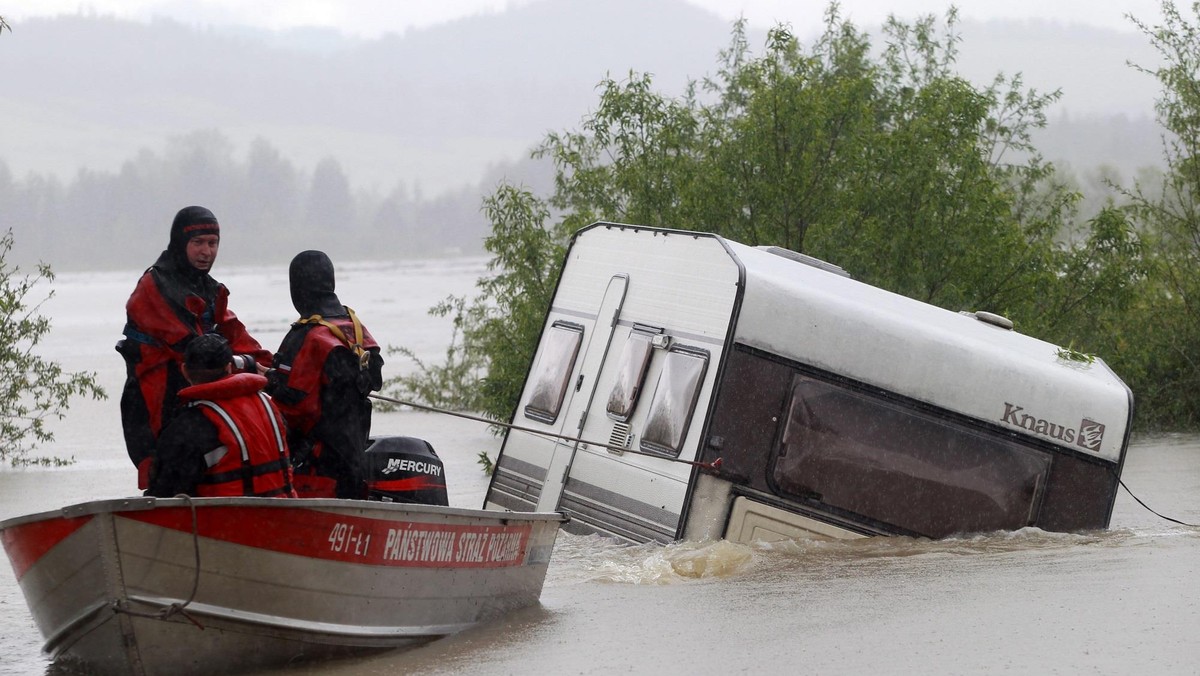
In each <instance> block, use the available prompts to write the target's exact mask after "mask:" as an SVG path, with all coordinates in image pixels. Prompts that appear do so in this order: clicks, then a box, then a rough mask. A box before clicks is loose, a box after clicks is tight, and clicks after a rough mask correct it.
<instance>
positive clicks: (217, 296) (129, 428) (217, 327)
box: [117, 206, 272, 489]
mask: <svg viewBox="0 0 1200 676" xmlns="http://www.w3.org/2000/svg"><path fill="white" fill-rule="evenodd" d="M220 243H221V227H220V224H218V222H217V217H216V216H214V215H213V213H212V212H211V211H209V210H208V209H205V208H204V207H198V206H191V207H185V208H183V209H181V210H180V211H179V213H177V214H175V220H174V222H173V223H172V224H171V240H170V243H169V244H168V246H167V249H166V251H163V252H162V254H160V255H159V257H158V260H157V261H155V262H154V265H151V266H150V267H149V268H148V269H147V270H146V272H145V273H144V274H142V277H141V279H139V280H138V283H137V287H136V288H134V290H133V294H132V295H130V297H129V301H128V302H126V303H125V315H126V324H125V331H124V334H125V338H124V340H122V341H120V342H119V343H117V350H118V351H119V352H120V353H121V355H122V356H123V357H124V358H125V365H126V372H127V378H126V380H125V389H124V391H123V392H122V393H121V426H122V428H123V429H124V433H125V446H126V449H127V450H128V451H129V459H130V460H132V461H133V464H134V465H136V466H137V468H138V487H139V488H142V489H144V488H146V487H147V482H148V480H149V476H150V465H151V462H152V458H153V456H154V447H155V443H156V440H157V439H158V435H159V433H160V432H161V431H162V430H163V428H164V427H166V425H167V423H168V422H170V419H171V416H172V415H173V414H174V413H175V411H176V409H177V405H178V398H177V395H178V393H179V390H180V389H182V388H184V387H185V386H187V381H186V380H185V379H184V377H183V372H182V371H181V370H180V365H181V364H182V362H183V353H184V350H185V349H187V346H188V343H190V342H191V341H192V339H194V338H195V337H197V336H201V335H204V334H208V333H219V334H220V335H221V336H223V337H224V338H225V340H227V341H228V342H229V345H230V347H231V348H232V351H233V353H234V354H235V356H234V359H233V361H234V368H235V369H236V370H241V371H245V372H247V373H256V372H260V371H265V369H266V367H267V366H269V365H270V363H271V359H272V355H271V353H270V352H269V351H267V350H265V349H263V347H262V346H261V345H260V344H259V342H258V341H257V340H255V339H254V338H253V337H251V336H250V334H249V333H248V332H247V331H246V327H245V325H243V324H242V322H241V321H240V320H239V319H238V318H237V316H236V315H235V314H233V312H231V311H230V310H229V289H227V288H225V285H224V284H221V283H220V282H218V281H217V280H215V279H213V278H212V277H211V276H210V275H209V271H210V270H211V269H212V266H213V263H214V262H215V261H216V259H217V250H218V249H219V248H220ZM259 365H261V368H260V367H259Z"/></svg>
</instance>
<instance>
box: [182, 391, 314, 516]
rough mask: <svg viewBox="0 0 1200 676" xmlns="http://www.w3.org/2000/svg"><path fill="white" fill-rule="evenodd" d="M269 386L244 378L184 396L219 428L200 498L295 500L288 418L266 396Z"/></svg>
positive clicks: (208, 456)
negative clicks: (218, 443)
mask: <svg viewBox="0 0 1200 676" xmlns="http://www.w3.org/2000/svg"><path fill="white" fill-rule="evenodd" d="M266 382H267V379H266V378H264V377H263V376H260V375H257V374H252V373H239V374H235V375H232V376H227V377H225V378H222V379H220V380H217V381H214V382H211V383H204V384H202V385H192V386H191V387H186V388H184V389H182V390H180V391H179V397H180V398H181V399H183V400H185V401H187V402H188V404H187V405H188V406H192V407H196V408H198V409H200V411H201V412H202V413H203V414H204V416H205V417H206V418H208V420H209V421H210V422H211V423H212V424H213V426H214V427H216V429H217V438H218V439H220V441H221V445H220V446H218V447H217V448H215V449H213V450H211V451H209V452H208V453H206V454H205V456H204V460H205V463H206V464H207V465H208V471H207V472H206V473H205V474H204V477H203V478H202V479H201V480H200V483H199V484H197V486H196V495H197V496H199V497H220V496H239V495H251V496H259V497H269V496H278V497H296V493H295V491H294V490H293V488H292V467H291V462H290V461H289V459H288V450H287V442H286V441H285V440H284V435H285V428H284V422H283V416H282V415H281V414H280V413H279V410H278V409H276V408H275V405H274V404H273V403H272V402H271V400H270V398H269V397H267V395H266V394H264V393H263V392H262V388H263V386H264V385H266Z"/></svg>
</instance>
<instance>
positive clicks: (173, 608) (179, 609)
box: [112, 493, 204, 631]
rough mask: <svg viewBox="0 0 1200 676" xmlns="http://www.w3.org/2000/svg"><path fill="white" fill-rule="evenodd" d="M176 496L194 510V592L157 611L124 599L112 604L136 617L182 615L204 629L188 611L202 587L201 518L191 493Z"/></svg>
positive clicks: (164, 618) (154, 617) (158, 617)
mask: <svg viewBox="0 0 1200 676" xmlns="http://www.w3.org/2000/svg"><path fill="white" fill-rule="evenodd" d="M175 497H177V498H183V499H184V501H185V502H186V503H187V505H188V508H190V509H191V512H192V564H193V566H194V568H193V570H192V592H191V593H190V594H188V597H187V600H186V601H184V602H183V603H179V602H176V603H172V604H170V605H168V606H167V607H165V608H163V609H162V610H160V611H158V612H155V613H146V612H142V611H139V610H133V609H132V608H130V607H129V602H128V601H126V600H124V599H117V600H115V601H113V604H112V607H113V612H115V613H124V614H126V615H132V616H134V617H145V618H149V619H152V620H166V619H169V618H171V617H173V616H175V615H182V616H183V618H184V619H186V620H187V621H188V622H191V623H192V624H194V625H196V626H197V627H199V628H200V630H201V631H203V630H204V625H203V624H200V621H199V620H197V619H196V618H195V617H192V615H191V613H188V612H187V607H188V605H190V604H191V602H192V601H194V600H196V592H197V591H198V590H199V589H200V527H199V518H198V517H197V515H196V503H194V502H192V498H191V496H189V495H184V494H182V493H181V494H179V495H176V496H175Z"/></svg>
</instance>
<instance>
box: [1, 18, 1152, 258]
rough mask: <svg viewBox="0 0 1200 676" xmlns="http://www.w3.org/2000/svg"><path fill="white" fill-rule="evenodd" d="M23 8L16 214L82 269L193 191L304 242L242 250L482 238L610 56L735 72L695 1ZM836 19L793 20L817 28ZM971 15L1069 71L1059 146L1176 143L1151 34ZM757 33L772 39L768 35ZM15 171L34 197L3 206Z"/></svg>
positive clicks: (13, 117)
mask: <svg viewBox="0 0 1200 676" xmlns="http://www.w3.org/2000/svg"><path fill="white" fill-rule="evenodd" d="M13 28H14V30H13V31H12V32H11V33H6V34H5V35H3V37H0V82H2V83H3V87H4V91H3V97H4V98H3V101H4V104H3V105H0V129H2V130H3V136H2V137H0V138H3V143H0V204H3V208H0V228H4V227H13V228H14V229H15V231H16V232H17V234H18V249H19V250H20V251H21V252H23V253H24V254H26V255H27V256H29V255H32V256H34V257H36V258H42V259H47V260H49V262H51V263H52V264H55V265H56V266H59V265H65V266H67V267H75V266H80V265H94V264H96V261H97V260H105V261H107V262H108V263H109V264H110V265H129V264H137V265H141V264H145V263H146V262H148V261H149V260H150V259H151V258H153V255H154V253H156V252H157V248H159V247H161V245H162V244H165V240H166V226H167V224H168V223H169V221H170V216H171V214H173V213H174V210H175V209H177V208H178V207H179V206H182V204H183V203H193V202H202V203H203V202H209V203H210V205H211V206H213V208H214V210H216V211H217V212H218V215H220V216H222V219H223V220H228V221H229V222H240V223H242V224H244V225H245V226H246V227H249V228H253V229H254V230H255V231H257V232H270V233H274V234H276V235H279V237H277V239H282V238H286V239H287V240H288V241H289V244H288V245H287V246H284V247H282V249H283V250H282V251H279V252H275V251H274V250H271V251H270V252H269V253H268V254H264V253H263V252H262V251H261V250H259V251H256V252H255V253H253V254H249V253H246V252H239V251H238V250H237V249H236V248H230V249H227V250H226V252H224V253H223V256H224V257H225V260H227V261H230V262H237V261H239V260H243V261H248V260H261V256H263V255H272V256H276V257H279V258H281V259H283V260H286V257H287V256H290V253H292V252H293V251H294V250H295V247H294V246H292V245H291V244H290V242H291V241H294V240H297V239H298V238H301V236H303V238H304V239H303V241H304V243H305V244H307V245H309V246H315V245H320V246H326V247H328V248H329V249H330V251H331V252H339V251H340V252H344V253H345V255H354V256H361V255H368V254H372V255H376V256H393V257H394V256H401V255H431V254H444V253H457V252H475V251H478V247H479V241H480V238H481V237H482V236H483V234H485V233H486V222H485V221H484V219H483V218H482V216H481V215H480V213H479V207H480V196H481V195H483V194H487V193H489V192H490V191H491V190H492V189H493V188H494V187H495V185H496V183H497V182H499V181H500V180H502V179H504V178H509V179H515V180H516V181H518V182H525V183H527V184H531V185H534V186H535V187H542V188H545V187H547V186H548V178H549V174H548V172H547V170H546V168H545V167H536V166H531V164H530V163H529V162H528V160H527V159H526V158H527V155H528V150H529V148H531V147H532V146H534V145H535V144H536V143H537V142H538V141H539V140H540V139H541V138H542V137H543V136H544V134H545V133H546V131H548V130H551V129H564V128H574V127H576V126H577V125H578V123H579V121H580V119H581V117H582V116H583V115H585V114H586V112H587V111H588V110H589V109H590V108H591V107H592V106H593V105H594V104H595V99H596V89H595V87H596V84H597V83H598V82H599V81H600V80H601V79H602V78H603V77H605V75H606V74H611V75H613V76H614V77H617V78H621V77H623V76H624V74H625V73H627V72H628V71H629V70H630V69H634V70H638V71H648V72H651V73H653V74H654V76H655V80H656V82H657V83H658V87H659V88H660V89H661V90H663V91H666V92H670V93H677V92H680V91H682V88H683V87H684V85H685V83H686V82H687V81H688V80H689V79H697V78H701V77H703V76H704V75H706V74H709V73H712V72H713V71H714V70H715V68H716V65H717V60H718V52H719V50H721V49H722V48H724V47H725V46H726V44H727V42H728V37H729V33H730V29H731V26H730V25H729V24H728V22H726V21H723V20H721V19H720V18H718V17H716V16H715V15H711V14H709V13H707V12H705V11H703V10H700V9H697V8H695V7H693V6H692V5H689V4H687V3H685V2H683V1H682V0H611V1H609V2H604V3H595V2H588V1H587V0H545V1H543V2H535V3H530V4H527V5H523V6H521V7H519V8H514V9H510V10H508V11H505V12H502V13H496V14H489V15H481V16H476V17H471V18H466V19H462V20H458V21H454V22H450V23H446V24H442V25H439V26H435V27H431V28H427V29H422V30H410V31H407V32H405V33H403V34H400V35H396V34H391V35H387V36H384V37H383V38H380V39H378V40H356V39H350V38H346V37H344V36H340V35H337V34H336V33H330V32H329V31H316V30H311V31H291V32H288V33H285V34H271V33H263V32H259V31H253V30H249V29H244V28H219V29H214V28H205V29H197V28H193V27H189V26H184V25H181V24H178V23H174V22H171V21H165V20H160V21H156V22H153V23H151V24H141V23H136V22H130V21H121V20H116V19H113V18H110V17H104V16H99V15H94V14H82V15H75V16H64V17H60V18H56V19H45V20H36V21H34V20H31V21H28V22H25V23H21V24H19V25H17V26H14V27H13ZM820 28H821V27H820V26H793V30H794V32H795V33H796V34H797V35H799V36H801V37H802V38H806V36H807V38H806V39H811V36H814V35H815V34H816V33H817V32H818V31H819V30H820ZM961 30H962V34H963V42H962V43H961V45H960V49H961V58H960V66H961V70H962V72H963V74H964V75H965V76H967V77H968V78H970V79H972V80H973V81H976V82H980V83H986V82H988V81H990V79H991V77H992V76H993V75H994V74H995V73H996V72H998V71H1000V70H1004V71H1006V72H1008V73H1012V72H1015V71H1023V72H1024V73H1025V80H1026V83H1027V84H1028V85H1030V86H1034V87H1037V88H1038V89H1040V90H1048V89H1053V88H1055V87H1061V88H1062V89H1063V90H1064V97H1063V100H1062V102H1061V103H1060V104H1059V105H1057V106H1056V107H1055V108H1054V109H1053V110H1052V115H1051V126H1050V128H1049V129H1047V130H1045V131H1044V132H1043V133H1042V134H1041V135H1040V136H1039V139H1038V142H1039V147H1041V148H1042V150H1043V153H1044V154H1045V155H1046V156H1047V157H1048V158H1049V159H1053V160H1061V161H1063V162H1065V163H1066V164H1068V165H1069V166H1071V167H1072V168H1073V169H1074V170H1076V171H1081V172H1082V171H1086V170H1089V169H1091V168H1093V167H1096V166H1098V165H1101V164H1107V165H1111V166H1113V167H1115V168H1116V169H1118V170H1119V171H1120V172H1122V173H1123V174H1124V175H1126V176H1128V175H1131V174H1132V172H1133V171H1134V170H1136V169H1137V168H1138V167H1140V166H1144V165H1147V164H1153V163H1155V162H1157V160H1158V157H1159V150H1158V131H1157V128H1156V126H1155V125H1154V123H1153V120H1152V117H1151V116H1152V99H1153V96H1154V93H1155V91H1156V87H1155V85H1154V82H1153V80H1152V79H1151V78H1149V77H1148V76H1145V75H1143V74H1139V73H1136V72H1134V71H1133V70H1132V69H1130V68H1128V67H1127V66H1126V65H1125V62H1126V60H1133V61H1135V62H1140V63H1147V62H1148V61H1149V60H1150V59H1152V57H1153V55H1152V54H1151V53H1149V51H1148V50H1149V48H1148V47H1147V46H1146V45H1145V44H1144V42H1145V41H1144V40H1143V39H1142V37H1141V36H1140V35H1138V34H1136V33H1117V32H1113V31H1103V30H1099V29H1090V28H1084V27H1080V26H1061V25H1057V24H1046V23H1032V22H1025V23H1022V22H1001V23H986V24H978V23H970V24H964V25H963V26H961ZM750 37H751V44H752V45H754V46H758V45H761V44H762V40H763V37H764V33H763V32H761V31H759V32H752V33H751V36H750ZM189 167H190V168H189ZM31 172H33V173H32V174H31ZM235 177H236V178H235ZM209 179H211V180H209ZM6 182H7V183H8V187H7V188H6V186H5V185H4V184H5V183H6ZM14 186H15V187H19V188H22V189H23V190H24V191H23V192H21V194H22V196H23V197H22V201H21V203H20V204H16V203H15V198H14V199H10V200H9V201H10V202H12V203H9V204H4V201H5V195H6V194H17V192H20V191H17V192H14V190H15V188H14ZM6 190H7V192H6ZM117 202H119V204H118V203H117ZM265 203H274V204H276V205H277V206H276V208H275V210H274V211H266V210H265V207H264V204H265ZM47 205H50V206H47ZM284 211H286V212H287V214H288V216H287V217H286V218H280V217H279V216H278V214H280V213H283V212H284ZM81 212H82V213H90V214H91V216H90V217H89V218H87V219H86V220H87V222H89V223H90V224H92V226H93V227H95V226H97V225H101V224H107V225H109V226H111V229H112V230H114V231H117V232H120V233H123V234H124V235H125V236H126V237H127V238H129V239H127V240H126V245H125V246H124V247H123V248H121V249H119V250H118V251H116V252H114V253H113V254H112V255H111V256H96V255H95V252H96V249H87V251H86V252H80V249H84V248H87V247H106V246H111V244H108V240H109V239H110V238H109V237H108V236H107V235H109V234H111V233H104V232H96V233H93V234H90V235H87V236H84V238H83V239H82V240H81V239H79V237H77V235H76V234H72V236H71V238H69V239H68V238H64V237H63V234H64V233H62V232H59V231H58V229H60V228H62V227H65V226H61V225H58V224H62V223H71V222H75V221H74V220H73V218H72V216H71V214H73V213H81ZM47 214H48V215H47ZM267 214H270V216H268V215H267ZM278 221H285V222H278ZM22 229H24V231H25V232H24V234H23V233H22V232H21V231H22ZM101 230H103V228H101ZM339 231H340V232H339ZM89 238H90V239H89ZM147 240H148V243H147ZM128 241H136V242H138V243H139V246H138V247H137V250H136V251H131V250H129V247H128ZM351 241H352V242H353V243H354V244H353V245H351V244H348V243H349V242H351ZM381 241H382V242H385V243H390V242H392V241H397V242H402V244H399V245H396V246H394V247H392V248H388V247H381V246H380V242H381Z"/></svg>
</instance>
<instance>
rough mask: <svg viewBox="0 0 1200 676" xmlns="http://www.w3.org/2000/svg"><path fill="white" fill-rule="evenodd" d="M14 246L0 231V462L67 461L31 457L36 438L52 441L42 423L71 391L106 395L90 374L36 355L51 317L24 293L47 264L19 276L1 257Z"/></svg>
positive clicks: (59, 413) (43, 278)
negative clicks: (63, 366) (1, 374)
mask: <svg viewBox="0 0 1200 676" xmlns="http://www.w3.org/2000/svg"><path fill="white" fill-rule="evenodd" d="M12 247H13V236H12V232H7V233H5V234H4V235H3V236H0V373H3V378H2V379H0V461H2V460H8V462H9V463H10V464H12V465H14V466H18V465H30V464H66V463H69V462H70V461H69V460H64V459H62V458H57V457H30V456H29V452H30V451H31V450H33V449H34V448H35V445H36V443H38V442H50V441H53V440H54V434H53V432H52V431H51V430H50V429H48V428H47V427H46V422H47V421H48V420H50V419H55V418H56V419H60V420H61V419H62V418H63V417H64V416H65V415H66V411H67V408H68V404H69V400H70V398H71V397H73V396H76V395H89V396H91V397H92V398H94V399H102V398H104V397H105V393H104V390H103V389H102V388H101V387H100V386H99V385H98V384H97V383H96V375H95V373H66V372H64V371H63V369H62V366H60V365H59V364H58V363H56V362H53V361H50V360H47V359H45V358H43V357H42V356H41V355H39V354H37V351H36V350H37V346H38V344H39V343H40V342H41V340H42V338H43V337H45V335H46V333H47V332H49V330H50V320H49V319H47V318H46V317H43V316H42V315H40V314H39V310H40V308H41V304H42V303H43V302H45V300H48V299H49V298H50V297H52V296H53V295H54V292H53V291H51V292H50V293H49V294H48V295H47V296H46V299H43V300H42V301H39V302H35V303H32V304H31V303H30V301H29V295H30V293H31V292H33V290H34V289H35V287H36V286H37V285H38V284H39V283H42V282H45V283H47V284H48V283H50V282H52V281H53V280H54V273H53V272H51V270H50V267H49V266H48V265H44V264H43V265H39V266H38V271H37V274H35V275H32V276H30V275H21V274H20V270H19V269H18V268H16V267H13V266H10V265H8V264H7V263H6V262H5V260H6V259H7V257H8V253H9V251H11V250H12Z"/></svg>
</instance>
